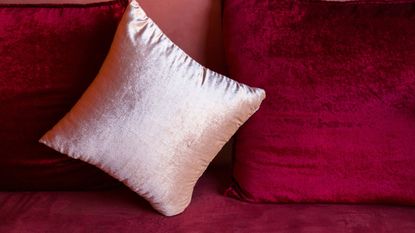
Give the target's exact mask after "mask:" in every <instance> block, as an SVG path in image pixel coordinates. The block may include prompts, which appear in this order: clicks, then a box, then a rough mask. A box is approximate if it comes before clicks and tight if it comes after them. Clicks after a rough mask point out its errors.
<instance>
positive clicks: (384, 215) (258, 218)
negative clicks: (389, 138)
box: [0, 167, 415, 233]
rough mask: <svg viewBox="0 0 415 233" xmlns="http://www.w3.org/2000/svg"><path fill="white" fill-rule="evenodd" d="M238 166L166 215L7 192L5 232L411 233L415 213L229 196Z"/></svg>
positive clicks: (78, 197) (133, 199) (119, 197)
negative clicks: (252, 200) (232, 175)
mask: <svg viewBox="0 0 415 233" xmlns="http://www.w3.org/2000/svg"><path fill="white" fill-rule="evenodd" d="M229 171H230V169H229V168H227V167H225V168H223V169H209V170H208V171H207V173H205V175H204V176H203V177H202V178H201V179H200V180H199V183H198V184H197V185H196V188H195V192H194V196H193V201H192V205H190V206H189V208H187V210H186V211H185V212H184V213H182V214H181V215H177V216H175V217H170V218H166V217H163V216H162V215H160V214H158V213H157V212H156V211H155V210H153V209H152V208H151V206H150V205H149V204H147V202H146V201H144V199H141V198H140V197H139V196H137V195H135V193H133V192H131V191H129V190H128V189H126V188H125V189H119V190H109V191H90V192H20V193H19V192H16V193H7V192H3V193H0V206H1V211H0V219H1V220H2V223H1V224H0V232H9V233H26V232H28V233H29V232H30V233H41V232H42V233H43V232H78V233H82V232H85V233H93V232H119V233H121V232H137V230H138V229H139V231H140V232H249V233H256V232H258V233H262V232H290V233H296V232H314V233H325V232H327V233H331V232H338V233H348V232H354V233H408V232H414V231H415V221H414V216H415V209H414V208H409V207H398V206H376V205H372V206H368V205H360V206H359V205H311V204H298V205H287V204H284V205H278V204H251V203H246V202H241V201H237V200H234V199H231V198H226V197H223V195H222V192H223V190H224V188H225V187H226V184H227V183H228V182H229V180H226V179H223V178H224V177H229V175H230V172H229Z"/></svg>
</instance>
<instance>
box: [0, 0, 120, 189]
mask: <svg viewBox="0 0 415 233" xmlns="http://www.w3.org/2000/svg"><path fill="white" fill-rule="evenodd" d="M125 6H126V1H124V0H117V1H111V2H105V3H93V4H86V5H81V4H57V5H52V4H41V5H18V4H6V5H5V4H3V5H0V103H1V104H0V189H2V190H27V189H42V190H58V189H59V190H60V189H87V188H96V187H101V186H105V185H108V184H110V183H112V182H113V181H112V179H111V178H110V177H108V176H107V175H106V174H104V173H103V172H101V171H99V169H96V168H94V167H93V166H90V165H87V164H85V163H82V162H79V161H76V160H73V159H71V158H67V157H63V156H61V155H59V153H57V152H55V151H53V150H51V149H49V148H47V147H46V146H44V145H41V144H39V143H38V139H39V137H40V136H42V134H43V133H44V132H45V130H47V129H48V128H50V127H52V126H53V125H54V124H55V123H56V122H57V121H58V120H59V119H60V118H61V117H62V116H63V115H64V114H65V113H66V112H67V111H68V110H69V109H70V107H71V106H72V105H73V104H74V103H75V101H76V100H77V99H78V98H79V97H80V95H81V94H82V92H83V91H84V90H85V89H86V88H87V86H88V85H89V84H90V82H91V81H92V80H93V78H94V77H95V76H96V74H97V72H98V70H99V68H100V66H101V64H102V62H103V60H104V58H105V56H106V54H107V52H108V49H109V47H110V44H111V41H112V39H113V36H114V33H115V30H116V26H117V24H118V22H119V20H120V18H121V16H122V13H123V12H124V10H125Z"/></svg>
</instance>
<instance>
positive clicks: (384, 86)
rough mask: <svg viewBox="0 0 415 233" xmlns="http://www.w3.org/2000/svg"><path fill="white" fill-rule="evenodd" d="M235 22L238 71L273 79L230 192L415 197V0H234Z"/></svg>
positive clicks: (230, 12)
mask: <svg viewBox="0 0 415 233" xmlns="http://www.w3.org/2000/svg"><path fill="white" fill-rule="evenodd" d="M224 27H225V28H224V33H225V47H226V48H225V49H226V52H227V58H228V62H229V72H230V74H231V77H232V78H234V79H236V80H238V81H241V82H245V83H247V84H249V85H252V86H258V87H262V88H264V89H265V90H266V91H267V99H265V101H264V102H263V104H262V106H261V109H260V110H259V111H258V112H257V113H256V114H255V115H254V116H253V117H252V118H251V119H250V120H249V121H248V122H247V123H246V124H245V125H244V126H243V127H242V128H241V130H240V131H239V134H238V136H237V140H236V156H235V160H234V174H233V175H234V178H235V183H234V185H233V187H232V189H231V190H230V191H229V192H228V194H229V195H233V196H237V197H239V198H241V199H243V200H248V201H252V202H262V201H265V202H330V203H339V202H341V203H345V202H346V203H350V202H353V203H356V202H359V203H362V202H364V203H395V204H396V203H399V204H411V205H413V204H415V182H414V181H415V169H414V167H415V143H414V142H415V1H394V0H390V1H387V0H381V1H364V0H363V1H347V2H333V1H318V0H316V1H314V0H313V1H308V0H279V1H272V0H268V1H257V0H227V1H226V2H225V13H224Z"/></svg>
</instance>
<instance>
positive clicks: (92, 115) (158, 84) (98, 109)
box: [40, 0, 265, 216]
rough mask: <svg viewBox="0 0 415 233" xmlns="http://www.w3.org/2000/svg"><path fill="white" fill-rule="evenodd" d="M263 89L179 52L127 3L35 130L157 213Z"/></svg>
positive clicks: (183, 194) (170, 204) (174, 203)
mask: <svg viewBox="0 0 415 233" xmlns="http://www.w3.org/2000/svg"><path fill="white" fill-rule="evenodd" d="M264 98H265V92H264V91H263V90H262V89H258V88H251V87H248V86H246V85H244V84H241V83H238V82H235V81H233V80H231V79H229V78H227V77H225V76H223V75H220V74H218V73H215V72H213V71H211V70H209V69H207V68H205V67H203V66H202V65H200V64H199V63H197V62H196V61H195V60H193V59H192V58H191V57H189V56H188V55H187V54H186V53H185V52H184V51H183V50H181V49H180V48H179V47H178V46H177V45H175V44H174V43H173V42H172V41H171V40H170V39H169V38H168V37H167V36H166V35H165V34H164V33H163V32H162V31H161V30H160V28H159V27H158V26H157V25H156V24H155V23H154V22H153V21H152V20H151V19H150V18H148V17H147V15H146V13H145V12H144V10H143V9H142V8H141V7H140V6H139V4H138V2H137V1H134V0H133V1H132V2H131V3H130V5H129V7H128V8H127V10H126V12H125V14H124V16H123V18H122V20H121V22H120V25H119V27H118V29H117V32H116V34H115V37H114V41H113V43H112V46H111V49H110V52H109V54H108V56H107V58H106V60H105V62H104V64H103V66H102V68H101V70H100V72H99V74H98V76H97V77H96V79H95V80H94V82H93V83H92V84H91V85H90V87H89V88H88V89H87V91H86V92H85V93H84V94H83V96H82V97H81V99H80V100H79V101H78V102H77V103H76V105H75V106H74V107H73V108H72V109H71V111H70V112H69V113H68V114H67V115H66V116H65V117H64V118H62V120H61V121H59V123H58V124H56V125H55V126H54V127H53V129H51V130H50V131H49V132H47V133H46V134H45V136H43V137H42V139H41V140H40V141H41V142H42V143H44V144H46V145H48V146H50V147H52V148H54V149H55V150H58V151H60V152H62V153H64V154H67V155H69V156H70V157H73V158H77V159H80V160H83V161H86V162H88V163H91V164H93V165H95V166H97V167H99V168H101V169H102V170H104V171H106V172H107V173H109V174H110V175H112V176H113V177H115V178H117V179H118V180H120V181H122V182H123V183H125V184H126V185H127V186H128V187H130V188H131V189H132V190H133V191H135V192H136V193H137V194H139V195H141V196H143V197H144V198H145V199H146V200H148V201H149V202H150V204H151V205H152V206H153V207H154V208H155V209H156V210H158V211H159V212H160V213H162V214H164V215H166V216H172V215H176V214H179V213H181V212H183V211H184V209H185V208H186V207H187V206H188V205H189V203H190V201H191V198H192V193H193V188H194V185H195V184H196V181H197V180H198V179H199V177H200V176H201V175H202V174H203V172H204V171H205V169H206V168H207V166H208V165H209V163H210V162H211V161H212V159H213V158H214V157H215V156H216V154H217V153H218V152H219V151H220V149H221V148H222V147H223V145H224V144H225V143H226V142H227V141H228V140H229V139H230V138H231V137H232V135H233V134H234V133H235V132H236V130H237V129H238V128H239V126H241V125H242V124H243V123H244V122H245V121H246V120H247V119H248V118H249V117H250V116H251V115H252V114H253V113H254V112H255V111H257V109H258V108H259V106H260V104H261V102H262V100H263V99H264Z"/></svg>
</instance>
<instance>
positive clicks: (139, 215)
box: [0, 0, 415, 233]
mask: <svg viewBox="0 0 415 233" xmlns="http://www.w3.org/2000/svg"><path fill="white" fill-rule="evenodd" d="M141 2H142V5H143V7H144V8H146V10H147V11H148V14H149V15H150V16H151V17H152V18H153V19H154V20H155V21H156V22H157V23H158V24H159V25H160V27H161V28H162V29H163V30H164V31H165V32H166V33H167V34H168V35H169V36H170V37H171V38H172V39H173V40H174V41H175V42H176V43H177V44H179V45H180V46H181V47H182V48H183V49H184V50H185V51H187V52H188V53H189V54H190V55H191V56H192V57H194V58H195V59H196V60H198V61H200V62H201V63H202V64H204V65H206V66H208V67H209V68H212V69H214V70H216V71H219V72H221V73H226V64H225V62H224V61H225V59H224V55H223V47H222V41H221V37H222V35H221V27H220V22H221V20H220V16H221V10H220V9H221V8H220V7H221V3H220V1H209V0H203V1H202V0H198V1H190V0H175V1H171V2H168V3H167V2H165V1H162V0H160V1H150V0H148V1H141ZM172 12H175V14H173V13H172ZM177 22H180V23H177ZM230 151H231V145H227V146H226V147H225V149H224V150H223V152H222V153H221V154H220V156H219V157H218V159H217V160H216V161H215V162H214V163H213V165H212V166H211V167H210V168H209V169H208V170H207V171H206V173H205V174H204V175H203V176H202V178H201V179H200V180H199V182H198V184H197V185H196V188H195V192H194V194H193V201H192V203H191V204H190V206H189V207H188V208H187V210H186V211H185V212H184V213H183V214H180V215H178V216H174V217H164V216H162V215H160V214H159V213H157V212H156V211H154V210H153V209H152V208H151V206H150V205H149V204H148V203H147V202H146V201H144V200H143V199H141V198H140V197H139V196H137V195H136V194H135V193H133V192H132V191H130V190H128V189H127V188H125V187H118V188H111V189H107V190H100V191H82V192H80V191H53V192H51V191H47V192H44V191H36V192H33V191H30V192H0V232H15V233H24V232H39V233H40V232H42V233H44V232H289V233H291V232H314V233H318V232H330V233H331V232H339V233H343V232H344V233H346V232H347V233H350V232H353V233H358V232H362V233H363V232H364V233H369V232H373V233H382V232H385V233H386V232H391V233H399V232H415V208H413V207H406V206H390V205H389V206H388V205H346V204H336V205H334V204H252V203H247V202H241V201H238V200H235V199H232V198H227V197H225V196H224V195H223V193H224V191H225V189H226V188H227V187H228V186H229V184H230V182H231V178H230V177H231V168H230V166H231V165H230V157H231V156H230Z"/></svg>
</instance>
